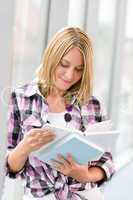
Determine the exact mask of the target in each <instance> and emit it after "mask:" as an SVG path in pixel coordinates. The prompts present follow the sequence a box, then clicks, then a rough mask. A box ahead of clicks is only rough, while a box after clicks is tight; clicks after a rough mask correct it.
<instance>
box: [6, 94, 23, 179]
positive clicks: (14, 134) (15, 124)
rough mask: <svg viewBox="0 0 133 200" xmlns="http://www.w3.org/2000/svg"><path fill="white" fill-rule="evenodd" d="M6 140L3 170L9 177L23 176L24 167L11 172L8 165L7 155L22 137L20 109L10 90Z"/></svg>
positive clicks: (14, 95)
mask: <svg viewBox="0 0 133 200" xmlns="http://www.w3.org/2000/svg"><path fill="white" fill-rule="evenodd" d="M7 124H8V140H7V154H6V162H5V172H6V175H7V176H9V177H10V178H17V177H18V176H21V177H22V178H23V177H24V170H25V167H24V168H23V169H22V170H21V171H19V172H17V173H14V172H11V170H10V168H9V165H8V155H9V153H10V152H11V151H12V150H13V149H14V148H15V147H16V146H17V144H18V143H19V142H20V140H21V138H22V131H21V119H20V110H19V108H18V103H17V98H16V93H15V92H12V94H11V97H10V100H9V108H8V123H7Z"/></svg>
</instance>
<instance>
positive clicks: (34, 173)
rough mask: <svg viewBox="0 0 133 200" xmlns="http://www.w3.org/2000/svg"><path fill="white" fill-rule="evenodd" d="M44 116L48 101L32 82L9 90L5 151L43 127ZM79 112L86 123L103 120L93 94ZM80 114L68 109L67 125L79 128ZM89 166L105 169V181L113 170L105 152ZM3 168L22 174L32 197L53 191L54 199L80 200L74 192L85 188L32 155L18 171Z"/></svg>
mask: <svg viewBox="0 0 133 200" xmlns="http://www.w3.org/2000/svg"><path fill="white" fill-rule="evenodd" d="M47 115H48V104H47V102H46V100H45V98H44V97H42V96H41V94H40V93H39V90H38V86H37V84H36V83H35V82H31V83H30V84H27V85H24V86H22V87H19V88H17V89H16V90H15V91H14V92H12V94H11V99H10V104H9V115H8V150H11V149H13V148H15V147H16V145H17V144H18V143H19V142H20V141H21V140H22V138H23V136H24V134H26V133H27V132H28V131H29V130H30V129H31V128H32V127H33V126H36V127H37V126H38V127H40V126H43V125H44V124H45V123H46V121H47ZM81 115H82V118H83V122H84V125H85V126H87V125H88V124H90V123H91V124H92V123H97V122H100V121H103V120H105V117H104V116H102V113H101V106H100V103H99V101H98V100H97V99H96V98H94V97H91V98H90V100H89V101H88V104H86V105H84V106H82V108H81ZM81 115H80V110H79V107H78V106H77V105H74V107H73V109H72V111H71V116H72V120H71V121H70V122H69V127H73V128H77V129H80V124H81ZM89 165H94V166H99V167H101V168H102V169H103V170H104V171H105V174H106V180H108V179H110V177H111V176H112V174H113V173H114V166H113V163H112V157H111V155H110V153H107V152H105V154H104V155H103V156H102V157H101V159H100V160H99V161H97V162H95V161H94V162H92V163H89ZM6 170H7V171H6V173H7V175H8V176H9V177H12V178H16V177H18V176H21V178H22V179H24V180H25V193H27V191H30V193H31V195H32V196H33V197H43V196H45V195H47V194H49V193H50V192H54V195H55V198H56V199H57V200H66V199H71V200H78V199H82V200H83V197H81V196H79V194H76V191H79V190H84V189H85V187H86V184H82V183H79V182H77V181H76V180H74V179H72V178H71V177H67V176H65V175H63V174H61V173H60V172H57V171H56V170H54V169H52V168H51V167H50V166H49V165H48V164H46V163H43V162H41V161H40V160H38V159H37V157H35V156H33V155H29V157H28V160H27V162H26V163H25V166H24V168H23V169H22V170H21V171H20V172H18V173H11V172H10V171H9V167H8V166H7V168H6ZM104 181H105V180H103V181H102V182H104ZM102 182H99V183H88V184H87V186H89V187H90V188H92V187H94V186H95V185H96V184H98V185H100V184H101V183H102Z"/></svg>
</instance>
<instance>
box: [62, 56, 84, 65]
mask: <svg viewBox="0 0 133 200" xmlns="http://www.w3.org/2000/svg"><path fill="white" fill-rule="evenodd" d="M61 61H65V62H66V63H67V64H69V65H70V64H71V63H70V62H69V61H68V60H66V59H65V58H62V59H61ZM75 67H84V65H83V64H81V65H76V66H75Z"/></svg>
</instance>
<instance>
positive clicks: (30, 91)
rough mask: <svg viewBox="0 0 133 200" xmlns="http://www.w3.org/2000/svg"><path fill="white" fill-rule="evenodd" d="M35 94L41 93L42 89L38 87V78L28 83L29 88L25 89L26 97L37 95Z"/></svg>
mask: <svg viewBox="0 0 133 200" xmlns="http://www.w3.org/2000/svg"><path fill="white" fill-rule="evenodd" d="M35 94H39V95H40V91H39V88H38V84H37V80H36V79H34V80H32V81H31V82H30V83H29V84H28V86H27V88H26V90H25V96H26V97H31V96H33V95H35Z"/></svg>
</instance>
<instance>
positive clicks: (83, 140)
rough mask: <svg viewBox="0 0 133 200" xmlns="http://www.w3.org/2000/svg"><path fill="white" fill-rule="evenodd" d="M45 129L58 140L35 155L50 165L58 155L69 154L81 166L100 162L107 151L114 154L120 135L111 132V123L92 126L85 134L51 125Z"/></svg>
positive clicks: (106, 122) (116, 132) (47, 125)
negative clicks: (94, 161)
mask: <svg viewBox="0 0 133 200" xmlns="http://www.w3.org/2000/svg"><path fill="white" fill-rule="evenodd" d="M107 126H108V131H107ZM44 128H47V129H50V130H51V131H53V132H54V133H55V135H56V138H55V140H54V141H52V142H50V143H48V144H47V145H44V147H42V148H41V149H39V150H38V151H36V152H34V155H36V156H37V157H38V158H39V159H40V160H42V161H43V162H46V163H48V164H51V162H50V161H51V160H52V159H56V157H57V154H62V155H63V156H64V157H66V156H67V153H70V154H72V156H73V159H74V160H75V161H76V162H77V163H79V164H87V163H88V161H92V160H98V159H99V158H100V157H101V156H102V154H103V153H104V152H105V151H111V152H112V154H113V153H114V149H115V143H116V139H117V136H118V134H119V132H118V131H114V130H111V129H112V127H111V124H110V121H105V122H100V123H96V124H94V125H90V126H88V128H87V130H86V131H85V132H84V134H83V133H82V132H81V131H79V130H77V129H70V128H61V127H58V126H52V125H51V124H46V125H45V126H44ZM98 130H100V131H98Z"/></svg>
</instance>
